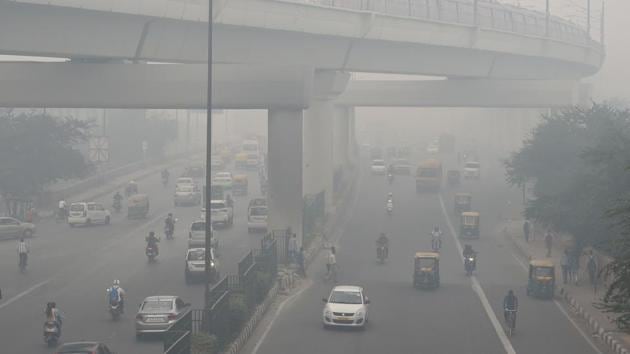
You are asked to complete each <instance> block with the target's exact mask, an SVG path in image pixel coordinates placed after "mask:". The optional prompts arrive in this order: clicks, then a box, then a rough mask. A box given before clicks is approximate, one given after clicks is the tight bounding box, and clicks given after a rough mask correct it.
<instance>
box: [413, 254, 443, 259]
mask: <svg viewBox="0 0 630 354" xmlns="http://www.w3.org/2000/svg"><path fill="white" fill-rule="evenodd" d="M414 258H416V259H418V258H434V259H440V254H439V253H437V252H416V255H415V257H414Z"/></svg>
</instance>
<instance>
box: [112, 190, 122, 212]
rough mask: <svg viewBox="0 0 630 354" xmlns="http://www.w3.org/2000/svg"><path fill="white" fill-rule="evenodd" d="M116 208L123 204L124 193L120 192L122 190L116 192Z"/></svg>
mask: <svg viewBox="0 0 630 354" xmlns="http://www.w3.org/2000/svg"><path fill="white" fill-rule="evenodd" d="M113 198H114V208H116V206H118V207H120V206H121V205H122V199H123V197H122V195H121V194H120V191H116V194H114V197H113Z"/></svg>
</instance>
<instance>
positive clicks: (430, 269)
mask: <svg viewBox="0 0 630 354" xmlns="http://www.w3.org/2000/svg"><path fill="white" fill-rule="evenodd" d="M413 263H414V268H413V287H414V288H416V289H417V288H421V289H433V288H435V289H436V288H438V287H439V286H440V254H439V253H437V252H416V254H415V256H414V261H413Z"/></svg>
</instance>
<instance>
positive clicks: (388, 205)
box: [385, 200, 394, 216]
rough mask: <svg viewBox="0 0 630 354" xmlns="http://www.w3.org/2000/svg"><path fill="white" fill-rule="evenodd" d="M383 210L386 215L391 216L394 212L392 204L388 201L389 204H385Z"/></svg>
mask: <svg viewBox="0 0 630 354" xmlns="http://www.w3.org/2000/svg"><path fill="white" fill-rule="evenodd" d="M385 209H386V210H387V215H389V216H391V215H392V213H393V212H394V203H392V202H391V200H390V201H389V202H387V206H386V207H385Z"/></svg>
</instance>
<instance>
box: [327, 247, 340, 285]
mask: <svg viewBox="0 0 630 354" xmlns="http://www.w3.org/2000/svg"><path fill="white" fill-rule="evenodd" d="M336 253H337V251H336V250H335V246H332V247H330V253H328V259H326V279H330V277H331V276H334V277H335V279H334V280H335V282H336V281H337V279H336V278H337V274H336V271H337V269H335V268H336V267H337V256H336Z"/></svg>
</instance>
